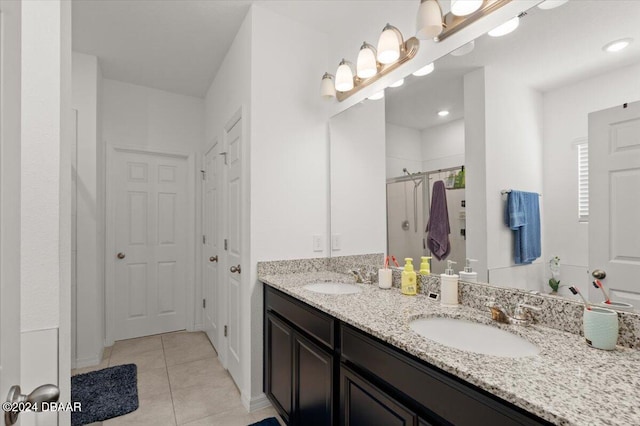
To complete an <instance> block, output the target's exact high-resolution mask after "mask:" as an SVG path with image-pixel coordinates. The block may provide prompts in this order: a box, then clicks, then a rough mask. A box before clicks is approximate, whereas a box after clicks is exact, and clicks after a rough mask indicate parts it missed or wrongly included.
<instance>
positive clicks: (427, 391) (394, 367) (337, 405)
mask: <svg viewBox="0 0 640 426" xmlns="http://www.w3.org/2000/svg"><path fill="white" fill-rule="evenodd" d="M264 297H265V298H264V302H265V303H264V306H265V316H264V321H265V339H264V340H265V344H264V359H265V364H264V390H265V393H266V394H267V397H268V398H269V400H271V402H272V403H273V405H274V407H275V408H276V410H277V411H278V413H279V414H280V416H281V417H282V418H283V420H284V421H285V422H287V424H288V425H290V426H298V425H300V426H331V425H338V424H339V425H341V426H376V425H380V426H395V425H397V426H431V425H438V426H441V425H442V426H449V425H456V426H467V425H468V426H476V425H478V424H496V425H501V426H511V425H514V426H515V425H527V426H534V425H549V424H550V423H548V422H546V421H544V420H543V419H540V418H538V417H537V416H535V415H533V414H531V413H529V412H526V411H525V410H522V409H521V408H518V407H516V406H515V405H513V404H511V403H509V402H507V401H504V400H502V399H500V398H498V397H496V396H495V395H492V394H490V393H488V392H486V391H484V390H482V389H479V388H477V387H475V386H473V385H471V384H470V383H468V382H466V381H463V380H461V379H459V378H457V377H455V376H453V375H451V374H450V373H447V372H445V371H442V370H440V369H438V368H436V367H434V366H433V365H431V364H428V363H426V362H424V361H422V360H419V359H417V358H415V357H412V356H411V355H409V354H408V353H406V352H404V351H402V350H400V349H398V348H396V347H394V346H391V345H389V344H388V343H385V342H383V341H381V340H379V339H376V338H374V337H373V336H371V335H369V334H367V333H365V332H363V331H360V330H359V329H356V328H354V327H352V326H349V325H347V324H344V323H341V322H340V321H339V320H337V319H336V318H333V317H331V316H330V315H327V314H326V313H324V312H322V311H320V310H318V309H316V308H313V307H311V306H309V305H307V304H306V303H304V302H301V301H299V300H297V299H295V298H293V297H291V296H289V295H287V294H284V293H282V292H280V291H278V290H276V289H274V288H271V287H269V286H265V295H264Z"/></svg>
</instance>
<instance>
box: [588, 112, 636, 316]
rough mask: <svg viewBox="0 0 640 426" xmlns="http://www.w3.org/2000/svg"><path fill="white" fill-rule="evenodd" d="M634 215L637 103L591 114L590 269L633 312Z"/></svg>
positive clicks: (634, 291) (634, 278)
mask: <svg viewBox="0 0 640 426" xmlns="http://www.w3.org/2000/svg"><path fill="white" fill-rule="evenodd" d="M638 212H640V102H634V103H631V104H625V105H621V106H618V107H615V108H610V109H607V110H603V111H598V112H595V113H592V114H589V267H590V268H591V270H594V269H602V270H604V271H605V272H606V273H607V277H606V279H605V280H604V284H605V285H606V286H608V287H609V288H610V289H611V290H612V297H613V298H615V299H617V300H621V301H626V302H629V303H633V304H634V305H635V307H636V309H640V278H639V277H640V220H638ZM594 299H597V296H595V295H594ZM597 300H599V299H597Z"/></svg>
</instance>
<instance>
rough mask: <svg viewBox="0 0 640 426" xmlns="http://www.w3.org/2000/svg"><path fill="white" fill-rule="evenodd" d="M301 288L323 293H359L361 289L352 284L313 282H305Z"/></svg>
mask: <svg viewBox="0 0 640 426" xmlns="http://www.w3.org/2000/svg"><path fill="white" fill-rule="evenodd" d="M302 288H304V289H306V290H309V291H313V292H315V293H323V294H354V293H360V292H361V291H362V289H361V288H360V287H358V286H357V285H354V284H347V283H331V282H328V283H313V284H307V285H305V286H303V287H302Z"/></svg>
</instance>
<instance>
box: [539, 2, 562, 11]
mask: <svg viewBox="0 0 640 426" xmlns="http://www.w3.org/2000/svg"><path fill="white" fill-rule="evenodd" d="M568 1H569V0H546V1H543V2H542V3H540V4H539V5H538V9H542V10H549V9H555V8H556V7H560V6H562V5H563V4H565V3H566V2H568Z"/></svg>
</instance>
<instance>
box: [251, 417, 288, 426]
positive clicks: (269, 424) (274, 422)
mask: <svg viewBox="0 0 640 426" xmlns="http://www.w3.org/2000/svg"><path fill="white" fill-rule="evenodd" d="M249 426H280V422H278V419H276V418H275V417H269V418H268V419H264V420H260V421H259V422H258V423H251V424H250V425H249Z"/></svg>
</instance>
